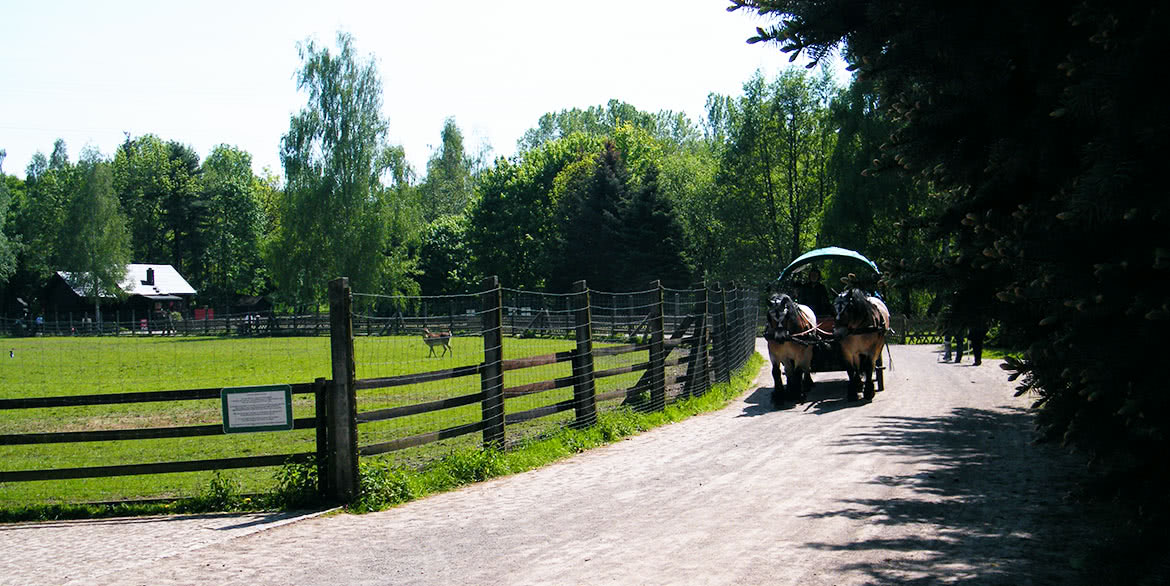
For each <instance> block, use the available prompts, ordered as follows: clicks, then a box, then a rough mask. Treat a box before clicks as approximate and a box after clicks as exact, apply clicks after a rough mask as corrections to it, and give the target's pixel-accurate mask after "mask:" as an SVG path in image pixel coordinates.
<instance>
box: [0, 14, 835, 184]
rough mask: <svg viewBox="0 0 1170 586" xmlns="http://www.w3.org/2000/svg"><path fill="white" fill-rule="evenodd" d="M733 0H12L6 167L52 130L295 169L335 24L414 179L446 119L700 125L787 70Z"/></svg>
mask: <svg viewBox="0 0 1170 586" xmlns="http://www.w3.org/2000/svg"><path fill="white" fill-rule="evenodd" d="M728 4H729V3H728V2H726V1H725V0H593V1H591V2H568V1H564V0H499V1H495V2H487V1H483V0H450V1H425V0H412V1H402V0H384V1H382V2H354V1H331V2H320V1H317V2H308V1H302V0H286V1H281V2H268V1H260V0H257V1H251V0H236V1H233V2H226V1H220V0H205V1H204V2H197V3H190V2H174V1H166V0H151V1H142V2H137V1H123V0H113V1H111V2H92V1H74V0H58V1H55V2H28V1H20V0H0V149H4V150H5V151H6V152H7V157H6V159H5V160H4V162H3V171H4V172H5V173H7V174H10V175H16V176H18V177H24V170H25V167H27V166H28V163H29V161H30V160H31V159H32V157H33V155H34V153H36V152H37V151H40V152H42V153H44V154H45V155H46V156H47V155H48V154H49V153H51V152H52V150H53V143H54V141H55V140H56V139H57V138H62V139H64V140H65V142H66V145H67V146H68V152H69V156H70V160H71V161H76V160H77V158H78V155H79V154H80V153H81V151H82V148H83V147H86V146H90V147H93V148H96V149H98V150H99V151H100V152H101V153H102V154H104V155H105V156H107V157H112V156H113V153H114V152H115V149H116V148H117V146H118V145H119V144H120V143H121V142H122V141H123V140H124V137H125V134H126V133H129V134H130V135H131V136H132V137H137V136H141V135H144V134H155V135H157V136H159V137H160V138H162V139H163V140H167V141H171V140H175V141H178V142H181V143H184V144H187V145H190V146H191V147H193V148H194V149H195V151H196V152H197V153H199V156H200V158H201V159H202V158H205V157H206V156H207V155H208V154H209V153H210V152H211V150H212V149H213V148H214V147H215V146H216V145H218V144H228V145H232V146H235V147H238V148H241V149H243V150H246V151H248V152H249V153H251V155H252V159H253V169H254V170H255V171H256V172H257V173H260V172H262V171H263V170H264V169H265V168H268V169H270V170H271V171H272V172H274V173H276V174H283V171H282V169H281V166H280V159H279V148H280V139H281V136H282V135H283V134H284V133H286V132H287V131H288V126H289V118H290V117H291V116H292V115H294V114H295V113H296V112H298V111H299V110H300V109H302V108H303V107H304V106H305V104H306V100H307V96H306V95H305V94H304V93H301V92H299V91H298V90H297V88H296V81H295V78H294V76H295V73H296V71H297V70H298V69H299V67H300V65H301V59H300V56H299V54H298V50H297V45H298V43H299V42H303V41H304V40H306V39H310V38H311V39H313V40H314V41H315V42H316V43H317V44H318V45H319V46H324V47H329V48H330V49H331V50H333V49H334V48H335V47H336V42H335V41H336V36H337V33H338V31H343V32H346V33H349V34H351V35H352V36H353V38H354V43H355V47H356V49H357V52H358V54H359V55H362V56H365V57H372V58H374V59H375V60H376V62H377V64H378V71H379V73H380V75H381V79H382V85H383V89H384V96H383V114H384V115H385V117H386V119H387V120H388V121H389V126H390V132H389V142H390V143H391V144H398V145H402V146H403V148H404V149H405V151H406V155H407V159H408V160H409V161H410V163H411V164H412V165H413V166H414V168H415V170H416V171H417V172H418V174H419V175H420V176H422V175H423V174H424V173H425V169H426V162H427V160H428V159H429V158H430V157H431V155H432V154H433V152H434V150H435V148H436V147H437V146H438V145H439V144H440V133H441V131H442V129H443V123H444V121H445V120H446V119H447V118H449V117H450V118H454V120H455V123H456V125H457V126H458V127H459V128H460V130H461V131H462V132H463V136H464V144H465V147H466V149H467V151H468V152H478V151H479V150H480V149H481V148H482V147H483V146H485V145H486V146H489V147H490V148H491V153H492V156H493V157H494V156H511V155H513V154H515V146H516V141H517V140H518V139H519V138H520V136H521V135H522V134H523V133H524V132H525V131H526V130H528V129H529V128H532V127H534V126H536V124H537V121H538V120H539V118H540V116H541V115H542V114H545V113H547V112H557V111H560V110H563V109H570V108H574V107H579V108H588V107H589V106H596V105H602V104H605V103H606V102H608V101H609V100H610V99H618V100H622V101H625V102H628V103H630V104H632V105H634V106H635V107H637V108H638V109H639V110H643V111H648V112H656V111H659V110H674V111H676V112H677V111H681V112H684V113H686V114H687V115H688V116H689V117H690V118H691V120H692V121H694V122H696V123H697V122H698V121H699V120H701V119H702V118H703V113H704V104H705V103H706V100H707V95H708V94H709V93H711V92H715V93H719V94H728V95H739V94H740V93H741V92H742V86H743V83H744V82H746V81H747V80H748V79H749V78H750V77H751V75H752V74H753V73H754V72H755V71H756V70H761V71H763V72H764V73H765V75H767V76H768V77H769V78H771V77H774V76H775V75H776V74H778V73H779V72H780V71H781V70H783V69H784V68H785V67H788V66H790V65H789V63H788V56H787V55H785V54H784V53H781V52H780V50H779V49H778V48H777V47H776V46H775V45H766V44H755V45H748V44H747V43H746V39H747V38H748V37H750V36H751V35H752V34H753V33H754V31H755V27H756V26H762V25H764V24H767V23H768V22H769V21H767V20H763V19H761V18H760V17H759V16H757V15H755V14H751V13H745V12H743V11H738V12H734V13H729V12H727V11H726V10H725V7H726V6H727V5H728ZM798 63H800V62H799V61H798ZM838 67H839V65H838ZM844 75H845V74H844V73H840V74H839V79H842V80H843V79H845V78H844Z"/></svg>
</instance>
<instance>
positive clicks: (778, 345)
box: [764, 293, 817, 407]
mask: <svg viewBox="0 0 1170 586" xmlns="http://www.w3.org/2000/svg"><path fill="white" fill-rule="evenodd" d="M768 305H769V308H768V327H767V328H766V329H765V330H764V338H765V339H766V340H767V341H768V354H769V355H770V356H771V358H772V406H773V407H778V406H779V405H780V404H781V403H782V402H783V401H784V399H785V398H791V399H792V400H794V401H803V400H804V398H805V396H806V395H807V394H808V385H807V382H806V379H807V378H808V377H807V376H806V375H807V373H809V372H811V365H812V357H813V345H812V344H811V343H809V341H808V338H804V339H801V338H803V337H805V336H808V335H809V334H811V333H813V332H815V331H816V329H817V326H816V324H817V318H816V315H815V314H814V313H813V310H812V309H811V308H810V307H809V306H807V305H801V304H799V303H797V302H795V301H793V300H792V298H791V297H789V296H788V295H785V294H783V293H777V294H774V295H772V298H771V299H770V300H769V303H768ZM781 364H783V365H784V374H785V376H787V377H788V386H787V387H785V386H783V385H781V383H780V365H781Z"/></svg>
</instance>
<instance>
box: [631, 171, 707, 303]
mask: <svg viewBox="0 0 1170 586" xmlns="http://www.w3.org/2000/svg"><path fill="white" fill-rule="evenodd" d="M658 178H659V172H658V168H657V167H651V168H650V169H649V170H648V173H647V176H646V178H645V179H644V181H643V183H642V186H641V187H640V188H637V189H634V190H633V192H632V193H631V194H630V197H629V198H628V199H626V200H625V201H623V202H622V203H621V206H620V208H619V213H620V222H619V230H620V236H619V239H618V241H619V242H620V243H621V247H622V250H621V253H620V256H619V257H618V258H617V259H615V260H617V261H618V262H619V263H620V264H619V270H617V271H615V272H616V273H617V274H618V275H619V276H620V279H621V283H622V285H623V286H624V288H630V287H636V286H639V285H643V284H645V283H649V282H650V281H652V280H656V279H657V280H661V281H662V284H663V285H665V286H667V287H676V288H681V287H686V286H687V285H689V284H690V283H691V278H692V273H693V269H692V268H691V266H690V263H689V262H688V261H687V259H686V251H687V249H688V246H687V242H686V235H685V234H684V232H683V228H682V224H681V223H680V222H679V218H678V215H677V214H676V213H675V211H674V205H673V204H672V203H671V201H670V199H668V198H667V197H666V196H665V194H663V193H662V191H661V189H660V183H659V180H658Z"/></svg>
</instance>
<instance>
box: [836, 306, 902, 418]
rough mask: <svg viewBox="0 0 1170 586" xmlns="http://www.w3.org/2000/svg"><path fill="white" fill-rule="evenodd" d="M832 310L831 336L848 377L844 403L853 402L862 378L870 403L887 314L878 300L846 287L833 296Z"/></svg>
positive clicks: (888, 319) (886, 328)
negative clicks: (833, 321)
mask: <svg viewBox="0 0 1170 586" xmlns="http://www.w3.org/2000/svg"><path fill="white" fill-rule="evenodd" d="M833 308H834V309H835V310H836V313H837V321H836V323H835V324H834V326H833V336H834V337H835V338H836V339H837V340H839V342H840V345H841V354H842V355H843V357H844V359H845V364H846V372H848V373H849V394H848V396H847V399H848V400H850V401H856V400H857V392H858V390H860V389H861V379H862V377H864V378H865V391H864V392H865V399H866V400H867V401H869V400H872V399H873V394H874V385H873V368H874V363H875V361H876V362H877V363H878V364H880V363H881V354H882V348H884V347H885V345H886V332H887V331H888V330H889V329H890V310H889V309H888V308H886V304H885V303H884V302H883V301H882V300H881V299H879V298H877V297H873V296H870V295H866V293H865V292H864V291H862V290H861V289H859V288H857V287H850V288H848V289H846V290H844V291H842V292H841V293H840V294H839V295H837V298H836V299H834V300H833Z"/></svg>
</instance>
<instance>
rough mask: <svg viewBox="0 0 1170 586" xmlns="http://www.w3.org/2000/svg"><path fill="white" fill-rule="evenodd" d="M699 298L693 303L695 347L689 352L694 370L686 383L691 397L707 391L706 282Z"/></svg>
mask: <svg viewBox="0 0 1170 586" xmlns="http://www.w3.org/2000/svg"><path fill="white" fill-rule="evenodd" d="M701 291H702V293H701V295H702V296H701V297H700V298H699V300H698V301H697V302H696V303H695V345H694V348H693V349H692V350H691V356H692V362H691V366H693V367H694V369H693V370H692V371H691V377H690V380H689V381H688V382H689V383H690V387H691V388H690V390H689V391H688V395H689V396H691V397H698V396H701V395H702V394H703V393H705V392H706V391H707V376H708V370H707V311H708V305H707V303H708V301H707V299H708V296H707V282H706V281H703V287H702V289H701Z"/></svg>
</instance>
